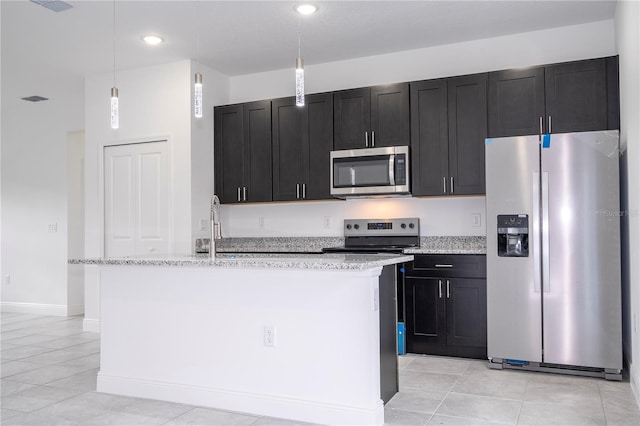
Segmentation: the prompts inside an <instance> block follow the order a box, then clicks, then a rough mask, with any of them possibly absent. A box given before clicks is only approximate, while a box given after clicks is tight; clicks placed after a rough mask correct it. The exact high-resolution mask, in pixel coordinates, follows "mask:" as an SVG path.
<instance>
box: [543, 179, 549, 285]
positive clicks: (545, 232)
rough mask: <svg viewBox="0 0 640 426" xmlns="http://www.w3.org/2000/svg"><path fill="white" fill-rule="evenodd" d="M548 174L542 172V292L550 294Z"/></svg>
mask: <svg viewBox="0 0 640 426" xmlns="http://www.w3.org/2000/svg"><path fill="white" fill-rule="evenodd" d="M549 260H550V256H549V172H542V292H543V293H550V292H551V283H550V282H549V280H550V275H551V273H550V270H549V263H550V262H549Z"/></svg>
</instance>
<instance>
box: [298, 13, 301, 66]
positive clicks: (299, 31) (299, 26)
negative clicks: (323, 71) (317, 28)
mask: <svg viewBox="0 0 640 426" xmlns="http://www.w3.org/2000/svg"><path fill="white" fill-rule="evenodd" d="M301 27H302V25H301V24H300V15H298V58H299V57H300V33H301V30H300V28H301Z"/></svg>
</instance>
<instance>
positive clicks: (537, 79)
mask: <svg viewBox="0 0 640 426" xmlns="http://www.w3.org/2000/svg"><path fill="white" fill-rule="evenodd" d="M619 108H620V107H619V87H618V58H617V57H609V58H600V59H589V60H584V61H576V62H567V63H561V64H554V65H547V66H544V67H534V68H528V69H523V70H506V71H497V72H492V73H490V74H489V104H488V111H489V136H490V137H501V136H520V135H527V134H539V133H540V132H541V131H542V132H543V133H567V132H586V131H593V130H606V129H617V128H619Z"/></svg>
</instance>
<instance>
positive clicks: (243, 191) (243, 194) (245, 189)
mask: <svg viewBox="0 0 640 426" xmlns="http://www.w3.org/2000/svg"><path fill="white" fill-rule="evenodd" d="M242 198H243V199H244V201H247V187H246V186H244V187H242Z"/></svg>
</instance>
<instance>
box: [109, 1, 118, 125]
mask: <svg viewBox="0 0 640 426" xmlns="http://www.w3.org/2000/svg"><path fill="white" fill-rule="evenodd" d="M119 127H120V108H119V102H118V88H117V87H116V0H113V87H112V88H111V128H112V129H118V128H119Z"/></svg>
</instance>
